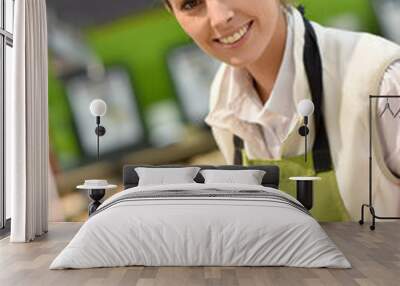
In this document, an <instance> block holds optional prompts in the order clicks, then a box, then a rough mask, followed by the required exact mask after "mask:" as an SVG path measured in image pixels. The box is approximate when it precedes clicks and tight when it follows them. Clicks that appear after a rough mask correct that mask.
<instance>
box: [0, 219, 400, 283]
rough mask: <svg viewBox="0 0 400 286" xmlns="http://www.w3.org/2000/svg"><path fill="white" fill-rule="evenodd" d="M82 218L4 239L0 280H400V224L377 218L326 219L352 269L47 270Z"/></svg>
mask: <svg viewBox="0 0 400 286" xmlns="http://www.w3.org/2000/svg"><path fill="white" fill-rule="evenodd" d="M80 226H81V224H79V223H57V224H51V225H50V231H49V233H48V234H47V235H46V236H44V237H43V238H41V239H39V240H37V241H35V242H33V243H29V244H10V243H9V242H8V238H6V239H3V240H1V241H0V285H1V286H8V285H10V286H11V285H12V286H17V285H29V286H34V285H57V286H61V285H68V286H80V285H96V286H97V285H136V286H139V285H140V286H153V285H166V286H179V285H199V286H200V285H201V286H206V285H210V286H212V285H226V286H235V285H238V286H253V285H254V286H262V285H290V286H291V285H346V286H351V285H382V286H390V285H400V223H397V222H385V223H378V225H377V229H376V231H375V232H371V231H370V230H369V228H368V226H367V225H364V226H360V225H358V224H356V223H333V224H332V223H329V224H323V227H324V229H325V230H326V231H327V232H328V234H329V236H330V237H331V238H332V239H333V240H334V241H335V242H336V244H337V245H338V246H339V248H340V249H341V250H342V251H343V252H344V254H345V255H346V257H347V258H348V259H349V260H350V262H351V263H352V265H353V269H349V270H341V269H303V268H288V267H125V268H102V269H88V270H51V271H50V270H48V267H49V265H50V263H51V261H52V260H53V259H54V257H55V256H56V255H57V254H58V253H59V252H60V251H61V250H62V248H63V247H64V246H65V245H66V244H67V242H68V241H69V240H70V239H71V238H72V236H73V235H74V234H75V233H76V231H77V230H78V229H79V227H80Z"/></svg>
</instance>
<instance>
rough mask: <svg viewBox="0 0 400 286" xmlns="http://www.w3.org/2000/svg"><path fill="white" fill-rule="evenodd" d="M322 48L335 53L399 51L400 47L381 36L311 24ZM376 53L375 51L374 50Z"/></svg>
mask: <svg viewBox="0 0 400 286" xmlns="http://www.w3.org/2000/svg"><path fill="white" fill-rule="evenodd" d="M312 24H313V26H314V28H315V30H316V33H317V35H318V40H319V42H321V43H322V45H323V47H324V48H327V49H329V48H332V49H335V50H336V51H341V50H353V49H355V48H357V49H373V48H378V47H379V48H380V50H381V49H383V50H392V51H397V50H400V46H399V45H398V44H396V43H394V42H392V41H390V40H388V39H385V38H383V37H381V36H378V35H374V34H371V33H367V32H358V31H349V30H343V29H339V28H332V27H325V26H322V25H320V24H318V23H315V22H313V23H312ZM375 52H376V50H375Z"/></svg>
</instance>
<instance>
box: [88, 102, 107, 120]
mask: <svg viewBox="0 0 400 286" xmlns="http://www.w3.org/2000/svg"><path fill="white" fill-rule="evenodd" d="M90 112H91V113H92V115H93V116H104V115H105V114H106V112H107V104H106V103H105V102H104V100H101V99H94V100H92V102H91V103H90Z"/></svg>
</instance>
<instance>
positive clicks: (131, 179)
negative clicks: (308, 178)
mask: <svg viewBox="0 0 400 286" xmlns="http://www.w3.org/2000/svg"><path fill="white" fill-rule="evenodd" d="M137 167H146V168H157V167H158V168H178V167H188V166H184V165H164V166H152V165H126V166H124V171H123V183H124V189H129V188H133V187H136V186H137V185H138V182H139V177H138V175H137V173H136V171H135V168H137ZM194 167H199V168H201V169H219V170H263V171H265V172H266V173H265V175H264V178H263V180H262V185H263V186H265V187H271V188H275V189H278V187H279V167H277V166H271V165H268V166H249V167H245V166H237V165H224V166H208V165H194ZM194 180H195V181H196V182H197V183H204V178H203V176H202V175H201V174H200V172H199V173H198V175H197V176H196V178H194Z"/></svg>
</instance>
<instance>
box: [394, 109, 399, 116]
mask: <svg viewBox="0 0 400 286" xmlns="http://www.w3.org/2000/svg"><path fill="white" fill-rule="evenodd" d="M399 114H400V108H399V110H398V111H397V112H396V113H395V115H394V118H396V117H397V115H399ZM399 118H400V116H399Z"/></svg>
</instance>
